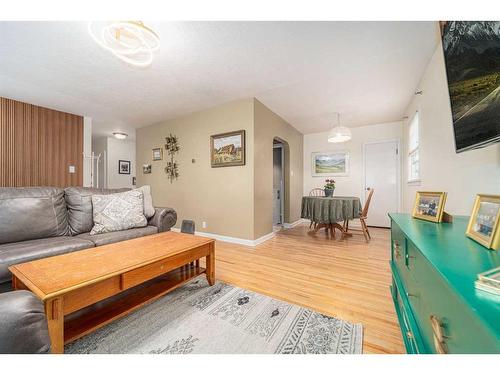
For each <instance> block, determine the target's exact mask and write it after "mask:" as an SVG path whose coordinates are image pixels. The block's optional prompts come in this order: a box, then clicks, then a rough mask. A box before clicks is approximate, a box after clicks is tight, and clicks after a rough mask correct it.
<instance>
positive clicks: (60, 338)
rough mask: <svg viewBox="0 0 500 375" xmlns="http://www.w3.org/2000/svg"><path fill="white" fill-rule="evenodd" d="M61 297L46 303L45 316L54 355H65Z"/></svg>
mask: <svg viewBox="0 0 500 375" xmlns="http://www.w3.org/2000/svg"><path fill="white" fill-rule="evenodd" d="M62 304H63V300H62V298H61V297H57V298H52V299H48V300H46V301H45V315H46V316H47V323H48V326H49V336H50V343H51V349H52V353H54V354H62V353H64V313H63V305H62Z"/></svg>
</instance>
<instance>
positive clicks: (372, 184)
mask: <svg viewBox="0 0 500 375" xmlns="http://www.w3.org/2000/svg"><path fill="white" fill-rule="evenodd" d="M398 146H399V143H398V141H396V140H394V141H383V142H376V143H367V144H365V145H364V160H365V197H367V196H368V190H367V189H368V188H371V189H374V192H373V196H372V200H371V203H370V209H369V211H368V220H367V224H368V225H371V226H376V227H389V226H390V220H389V217H388V216H387V214H388V213H389V212H398V209H399V201H400V198H399V196H400V194H399V191H400V186H399V185H400V178H399V150H398ZM365 200H366V198H365Z"/></svg>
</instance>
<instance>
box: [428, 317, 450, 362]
mask: <svg viewBox="0 0 500 375" xmlns="http://www.w3.org/2000/svg"><path fill="white" fill-rule="evenodd" d="M430 320H431V328H432V334H433V336H434V347H435V348H436V351H437V352H438V353H439V354H447V353H448V348H447V347H446V343H445V340H446V339H447V338H449V337H448V336H446V335H445V334H444V329H443V323H442V322H441V319H439V318H438V317H437V316H436V315H431V316H430Z"/></svg>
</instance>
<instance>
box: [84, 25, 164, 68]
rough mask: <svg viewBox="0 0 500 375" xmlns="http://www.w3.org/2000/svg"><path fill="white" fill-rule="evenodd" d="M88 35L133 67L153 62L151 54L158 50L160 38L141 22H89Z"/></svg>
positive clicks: (144, 65)
mask: <svg viewBox="0 0 500 375" xmlns="http://www.w3.org/2000/svg"><path fill="white" fill-rule="evenodd" d="M88 30H89V34H90V36H91V37H92V39H93V40H94V41H95V42H96V43H97V44H98V45H100V46H101V47H102V48H104V49H105V50H107V51H109V52H111V53H112V54H113V55H115V56H116V57H118V58H119V59H120V60H122V61H124V62H126V63H127V64H131V65H134V66H140V67H146V66H149V65H151V63H152V62H153V57H154V56H153V52H155V51H158V50H159V49H160V38H159V37H158V34H156V33H155V32H154V31H153V30H152V29H150V28H149V27H147V26H145V25H144V24H143V23H142V22H141V21H114V22H92V21H91V22H89V23H88Z"/></svg>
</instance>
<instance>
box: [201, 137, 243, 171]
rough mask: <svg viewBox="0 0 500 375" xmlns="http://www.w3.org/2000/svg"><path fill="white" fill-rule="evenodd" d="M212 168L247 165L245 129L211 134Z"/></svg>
mask: <svg viewBox="0 0 500 375" xmlns="http://www.w3.org/2000/svg"><path fill="white" fill-rule="evenodd" d="M210 161H211V164H212V168H216V167H232V166H235V165H245V131H244V130H238V131H234V132H229V133H223V134H216V135H212V136H210Z"/></svg>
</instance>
